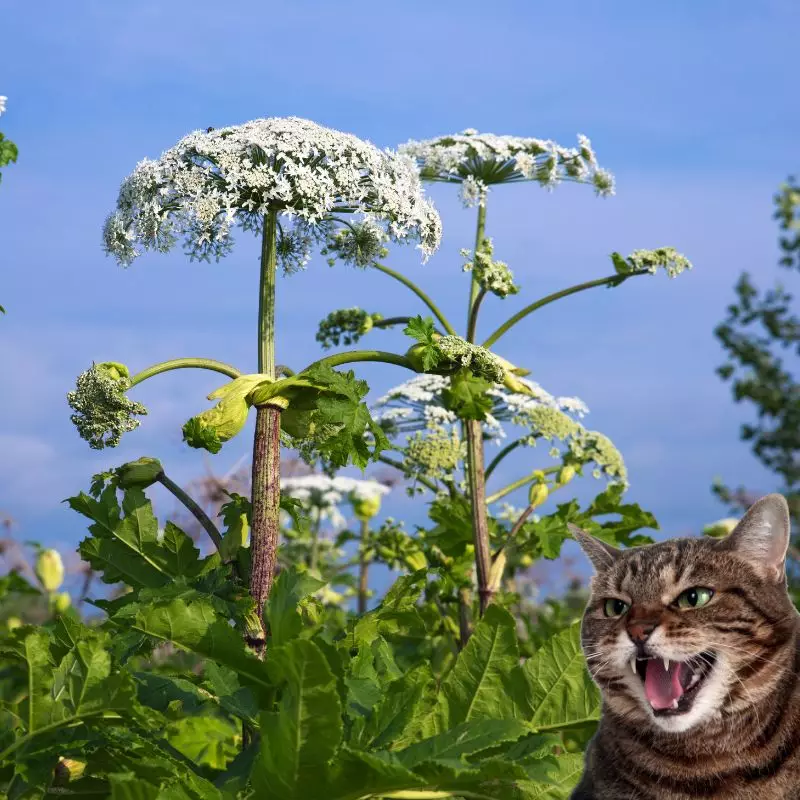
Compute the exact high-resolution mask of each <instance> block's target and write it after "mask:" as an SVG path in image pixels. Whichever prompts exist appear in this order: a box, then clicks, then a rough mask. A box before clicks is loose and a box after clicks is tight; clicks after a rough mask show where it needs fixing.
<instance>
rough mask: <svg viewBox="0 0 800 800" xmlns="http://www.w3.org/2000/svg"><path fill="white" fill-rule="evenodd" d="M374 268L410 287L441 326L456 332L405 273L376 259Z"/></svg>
mask: <svg viewBox="0 0 800 800" xmlns="http://www.w3.org/2000/svg"><path fill="white" fill-rule="evenodd" d="M372 267H373V268H374V269H377V270H378V271H380V272H383V273H384V274H386V275H389V276H390V277H391V278H394V279H395V280H396V281H400V283H402V284H403V285H404V286H407V287H408V288H409V289H411V291H412V292H414V294H415V295H416V296H417V297H419V299H420V300H422V302H423V303H425V305H426V306H428V308H429V309H430V310H431V311H432V312H433V315H434V316H435V317H436V319H438V320H439V322H441V323H442V327H443V328H444V329H445V330H446V331H447V332H448V333H449V334H450V335H451V336H455V334H456V332H455V329H454V328H453V326H452V325H451V324H450V323H449V322H448V321H447V317H445V315H444V314H442V312H441V311H439V308H438V307H437V306H436V303H434V302H433V300H431V298H430V297H428V295H427V294H425V292H423V291H422V289H420V288H419V286H417V285H416V284H415V283H414V282H413V281H411V280H409V279H408V278H406V276H405V275H403V274H401V273H400V272H395V270H393V269H390V268H389V267H386V266H384V265H383V264H379V263H378V262H377V261H376V262H374V263H373V264H372Z"/></svg>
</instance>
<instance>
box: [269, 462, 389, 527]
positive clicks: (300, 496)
mask: <svg viewBox="0 0 800 800" xmlns="http://www.w3.org/2000/svg"><path fill="white" fill-rule="evenodd" d="M390 491H391V489H390V488H389V487H388V486H385V485H384V484H382V483H378V481H373V480H366V481H362V480H359V479H358V478H348V477H344V476H338V477H336V478H329V477H328V476H327V475H301V476H300V477H296V478H282V479H281V492H283V493H284V494H286V495H288V496H289V497H293V498H294V499H295V500H299V501H300V502H301V503H303V505H304V506H306V508H308V509H312V508H313V509H314V510H315V511H317V512H318V513H319V518H320V519H327V520H329V521H330V523H331V524H332V525H333V526H334V527H336V528H339V527H342V526H344V525H345V519H344V517H343V516H342V514H341V512H340V511H339V504H340V503H342V502H343V501H344V500H348V499H350V500H353V501H361V500H374V499H380V498H381V497H382V496H383V495H385V494H388V493H389V492H390Z"/></svg>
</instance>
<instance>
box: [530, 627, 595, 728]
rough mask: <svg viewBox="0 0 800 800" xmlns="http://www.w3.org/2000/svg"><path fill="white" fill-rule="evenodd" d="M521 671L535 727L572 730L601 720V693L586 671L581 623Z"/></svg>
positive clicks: (556, 638) (549, 644)
mask: <svg viewBox="0 0 800 800" xmlns="http://www.w3.org/2000/svg"><path fill="white" fill-rule="evenodd" d="M520 671H521V673H522V676H523V678H524V683H525V686H526V705H527V710H528V713H529V714H530V724H531V726H532V727H533V728H535V729H537V730H554V729H559V728H568V727H570V726H572V725H578V724H581V723H585V722H589V721H592V720H598V719H599V718H600V691H599V690H598V688H597V687H596V686H595V684H594V683H593V682H592V680H591V678H590V677H589V674H588V672H587V671H586V662H585V660H584V657H583V653H582V652H581V641H580V623H579V622H576V623H574V624H573V625H571V626H570V627H569V628H568V629H567V630H565V631H561V633H558V634H556V635H555V636H553V637H552V638H551V639H549V640H548V641H547V642H546V643H545V644H544V646H543V647H541V648H540V649H539V650H538V651H537V653H536V654H535V655H534V656H532V657H531V658H529V659H528V660H527V661H526V662H525V664H524V666H522V667H521V668H520Z"/></svg>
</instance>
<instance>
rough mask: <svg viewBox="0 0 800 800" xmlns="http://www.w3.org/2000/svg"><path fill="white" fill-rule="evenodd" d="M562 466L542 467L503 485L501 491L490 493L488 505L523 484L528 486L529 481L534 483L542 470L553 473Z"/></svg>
mask: <svg viewBox="0 0 800 800" xmlns="http://www.w3.org/2000/svg"><path fill="white" fill-rule="evenodd" d="M560 469H561V467H548V468H547V469H540V470H536V471H535V472H532V473H531V474H530V475H526V476H525V477H524V478H520V479H519V480H517V481H514V482H513V483H509V484H508V486H505V487H503V488H502V489H500V490H499V491H497V492H495V493H494V494H490V495H489V496H488V497H487V498H486V503H487V505H488V504H490V503H495V502H497V501H498V500H499V499H500V498H501V497H505V496H506V495H507V494H511V492H513V491H515V490H516V489H520V488H522V487H523V486H527V485H528V484H529V483H533V481H535V480H536V477H537V475H538V474H539V473H540V472H543V473H544V474H545V475H551V474H552V473H554V472H558V471H559V470H560Z"/></svg>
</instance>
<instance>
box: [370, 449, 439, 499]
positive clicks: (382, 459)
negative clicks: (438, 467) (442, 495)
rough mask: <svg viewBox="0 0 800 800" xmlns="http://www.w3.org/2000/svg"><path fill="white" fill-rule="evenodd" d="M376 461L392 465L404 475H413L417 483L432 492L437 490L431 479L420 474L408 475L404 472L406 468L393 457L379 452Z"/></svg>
mask: <svg viewBox="0 0 800 800" xmlns="http://www.w3.org/2000/svg"><path fill="white" fill-rule="evenodd" d="M378 461H380V462H382V463H384V464H388V465H389V466H390V467H394V468H395V469H397V470H400V472H402V473H403V475H405V476H406V477H413V478H414V480H415V481H419V483H421V484H422V485H423V486H425V487H426V488H428V489H430V490H431V491H432V492H434V493H435V492H438V491H439V487H438V486H437V485H436V484H435V483H434V482H433V481H431V480H428V478H424V477H423V476H421V475H414V476H410V475H408V474H407V472H406V468H405V466H404V465H403V463H402V462H401V461H395V460H394V459H393V458H389V456H385V455H383V453H381V455H379V456H378Z"/></svg>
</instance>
